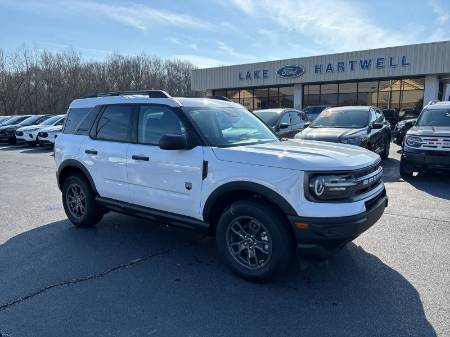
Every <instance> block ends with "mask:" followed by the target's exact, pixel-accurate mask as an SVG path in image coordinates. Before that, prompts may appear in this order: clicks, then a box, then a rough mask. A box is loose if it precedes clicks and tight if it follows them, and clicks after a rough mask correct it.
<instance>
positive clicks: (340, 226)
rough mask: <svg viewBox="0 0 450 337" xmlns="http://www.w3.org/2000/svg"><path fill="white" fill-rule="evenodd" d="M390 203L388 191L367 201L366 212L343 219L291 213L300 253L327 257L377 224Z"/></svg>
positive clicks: (318, 257)
mask: <svg viewBox="0 0 450 337" xmlns="http://www.w3.org/2000/svg"><path fill="white" fill-rule="evenodd" d="M387 205H388V197H387V195H386V190H385V189H383V191H382V192H381V193H379V194H378V195H376V196H375V197H373V198H372V199H369V200H368V201H366V211H365V212H363V213H360V214H357V215H352V216H346V217H339V218H325V217H323V218H322V217H321V218H316V217H315V218H311V217H300V216H289V217H288V219H289V221H290V223H291V224H292V227H293V229H294V232H295V237H296V239H297V248H298V255H299V256H300V257H302V258H306V259H319V260H320V259H326V258H328V257H329V256H330V255H332V254H333V253H334V252H335V251H336V250H338V249H340V248H342V247H343V246H344V245H345V244H347V243H348V242H350V241H352V240H354V239H356V238H357V237H358V236H359V235H361V234H362V233H363V232H365V231H366V230H367V229H369V228H370V227H371V226H373V225H374V224H375V223H376V222H377V221H378V219H380V217H381V216H382V215H383V212H384V209H385V208H386V207H387Z"/></svg>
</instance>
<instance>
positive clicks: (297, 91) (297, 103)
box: [294, 83, 303, 110]
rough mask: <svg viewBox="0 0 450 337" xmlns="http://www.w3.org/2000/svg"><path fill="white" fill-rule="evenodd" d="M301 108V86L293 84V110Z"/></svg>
mask: <svg viewBox="0 0 450 337" xmlns="http://www.w3.org/2000/svg"><path fill="white" fill-rule="evenodd" d="M302 108H303V84H301V83H300V84H294V109H299V110H301V109H302Z"/></svg>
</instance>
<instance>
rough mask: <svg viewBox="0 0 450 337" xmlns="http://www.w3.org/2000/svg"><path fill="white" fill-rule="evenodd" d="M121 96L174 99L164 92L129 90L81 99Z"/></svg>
mask: <svg viewBox="0 0 450 337" xmlns="http://www.w3.org/2000/svg"><path fill="white" fill-rule="evenodd" d="M121 95H145V96H148V97H149V98H172V96H170V95H169V94H168V93H167V92H165V91H164V90H129V91H110V92H103V93H95V94H89V95H86V96H82V97H81V98H94V97H109V96H121Z"/></svg>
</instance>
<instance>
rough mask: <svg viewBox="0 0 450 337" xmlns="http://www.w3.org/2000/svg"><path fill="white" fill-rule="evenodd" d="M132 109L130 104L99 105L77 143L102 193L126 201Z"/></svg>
mask: <svg viewBox="0 0 450 337" xmlns="http://www.w3.org/2000/svg"><path fill="white" fill-rule="evenodd" d="M134 111H135V107H134V106H132V105H123V104H118V105H108V106H105V107H103V110H102V111H101V112H100V115H99V117H98V118H97V120H96V122H95V123H94V125H93V127H92V129H91V133H90V137H86V138H85V141H84V142H83V143H82V144H81V148H80V156H81V157H82V161H83V163H84V164H85V166H86V167H87V168H88V169H89V172H90V173H91V175H92V178H93V179H94V182H95V186H96V188H97V191H98V193H99V195H100V196H102V197H105V198H110V199H115V200H121V201H128V197H129V192H128V183H127V167H126V166H127V150H128V142H130V139H131V130H132V128H131V121H132V117H133V114H134Z"/></svg>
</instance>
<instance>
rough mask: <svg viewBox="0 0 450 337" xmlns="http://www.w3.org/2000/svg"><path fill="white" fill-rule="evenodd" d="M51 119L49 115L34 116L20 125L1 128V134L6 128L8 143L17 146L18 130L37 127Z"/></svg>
mask: <svg viewBox="0 0 450 337" xmlns="http://www.w3.org/2000/svg"><path fill="white" fill-rule="evenodd" d="M49 117H50V116H49V115H33V116H30V117H28V118H26V119H24V120H22V121H21V122H20V123H18V124H13V125H7V126H3V127H1V128H0V132H1V131H2V129H3V128H4V132H5V138H7V140H8V143H9V144H16V142H17V138H16V131H17V129H19V128H22V127H24V126H30V125H36V124H39V123H42V122H43V121H45V120H46V119H48V118H49ZM0 136H1V134H0Z"/></svg>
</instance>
